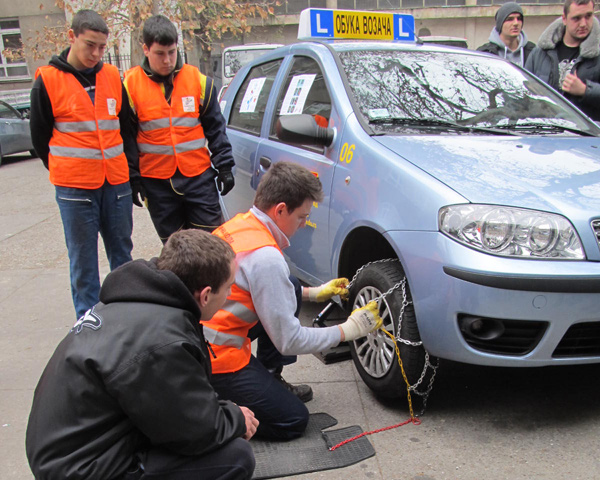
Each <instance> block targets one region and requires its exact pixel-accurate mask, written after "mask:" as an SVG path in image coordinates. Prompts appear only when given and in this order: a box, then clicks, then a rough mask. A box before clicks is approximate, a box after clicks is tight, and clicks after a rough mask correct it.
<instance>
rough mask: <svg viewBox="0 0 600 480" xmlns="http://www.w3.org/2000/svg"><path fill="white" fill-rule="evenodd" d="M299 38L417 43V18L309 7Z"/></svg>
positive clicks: (302, 16)
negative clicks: (415, 41)
mask: <svg viewBox="0 0 600 480" xmlns="http://www.w3.org/2000/svg"><path fill="white" fill-rule="evenodd" d="M298 38H345V39H360V40H405V41H414V40H415V18H414V17H413V16H412V15H405V14H400V13H381V12H365V11H359V10H326V9H319V8H307V9H306V10H302V12H301V13H300V24H299V26H298Z"/></svg>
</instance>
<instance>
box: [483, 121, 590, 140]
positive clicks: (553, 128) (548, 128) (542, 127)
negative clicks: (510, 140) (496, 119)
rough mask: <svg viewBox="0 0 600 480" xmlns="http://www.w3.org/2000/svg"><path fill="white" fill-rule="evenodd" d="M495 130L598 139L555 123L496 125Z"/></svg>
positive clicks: (576, 129)
mask: <svg viewBox="0 0 600 480" xmlns="http://www.w3.org/2000/svg"><path fill="white" fill-rule="evenodd" d="M494 128H501V129H506V130H529V131H530V132H531V133H538V132H542V133H543V132H546V133H553V132H571V133H576V134H578V135H583V136H585V137H597V136H598V135H596V134H594V133H592V132H586V131H585V130H580V129H578V128H572V127H565V126H564V125H556V124H553V123H550V124H549V123H507V124H504V125H496V126H495V127H494Z"/></svg>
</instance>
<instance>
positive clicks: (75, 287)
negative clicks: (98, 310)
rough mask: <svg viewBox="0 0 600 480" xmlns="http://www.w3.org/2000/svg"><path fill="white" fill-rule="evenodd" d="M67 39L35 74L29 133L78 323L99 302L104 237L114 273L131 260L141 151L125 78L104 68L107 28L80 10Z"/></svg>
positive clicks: (88, 11)
mask: <svg viewBox="0 0 600 480" xmlns="http://www.w3.org/2000/svg"><path fill="white" fill-rule="evenodd" d="M68 34H69V43H70V44H71V46H70V47H69V48H67V49H66V50H64V51H63V52H62V53H61V54H60V55H59V56H56V55H55V56H53V57H52V59H51V60H50V63H49V65H47V66H45V67H41V68H40V69H39V70H38V71H37V72H36V80H35V83H34V85H33V88H32V90H31V122H30V127H31V134H32V135H31V137H32V141H33V147H34V148H35V151H36V153H37V154H38V156H39V157H40V158H41V159H42V162H44V166H45V167H46V168H48V169H49V171H50V181H51V182H52V183H53V184H54V185H55V187H56V201H57V203H58V207H59V209H60V215H61V218H62V222H63V227H64V231H65V240H66V243H67V249H68V251H69V262H70V271H71V293H72V295H73V303H74V304H75V312H76V313H77V317H78V318H79V317H80V316H81V315H83V314H84V313H85V312H86V310H88V309H89V308H91V307H92V306H93V305H95V304H96V303H97V302H98V294H99V291H100V275H99V271H98V233H100V234H101V235H102V239H103V240H104V246H105V248H106V254H107V256H108V260H109V263H110V268H111V270H114V269H115V268H117V267H118V266H120V265H122V264H123V263H125V262H128V261H129V260H131V249H132V248H133V244H132V242H131V232H132V216H131V209H132V197H131V187H130V184H129V167H128V161H129V163H131V164H133V163H136V162H137V149H136V146H135V134H134V132H133V129H132V128H131V118H130V115H131V109H130V108H129V104H128V102H127V93H126V92H125V89H124V87H123V84H122V83H121V77H120V75H119V71H118V70H117V68H116V67H114V66H112V65H106V64H104V63H102V61H101V58H102V55H103V54H104V49H105V48H106V42H107V38H108V27H107V25H106V22H105V21H104V20H103V19H102V17H101V16H100V15H98V14H97V13H96V12H94V11H92V10H80V11H79V12H77V14H75V16H74V17H73V23H72V25H71V29H70V30H69V33H68Z"/></svg>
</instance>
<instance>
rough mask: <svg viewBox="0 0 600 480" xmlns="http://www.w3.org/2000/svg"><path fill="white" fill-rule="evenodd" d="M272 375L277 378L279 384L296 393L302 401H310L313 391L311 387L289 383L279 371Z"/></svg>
mask: <svg viewBox="0 0 600 480" xmlns="http://www.w3.org/2000/svg"><path fill="white" fill-rule="evenodd" d="M273 377H275V380H277V381H278V382H281V384H282V385H283V386H284V387H285V388H287V389H288V390H289V391H290V392H292V393H293V394H294V395H296V396H297V397H298V398H299V399H300V400H302V401H303V402H304V403H306V402H310V401H311V400H312V398H313V391H312V388H310V387H309V386H308V385H292V384H291V383H288V382H286V381H285V380H284V379H283V377H282V376H281V373H274V374H273Z"/></svg>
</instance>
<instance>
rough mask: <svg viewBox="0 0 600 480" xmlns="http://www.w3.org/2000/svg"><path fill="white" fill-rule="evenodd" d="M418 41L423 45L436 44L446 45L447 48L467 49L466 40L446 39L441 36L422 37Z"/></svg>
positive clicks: (458, 38)
mask: <svg viewBox="0 0 600 480" xmlns="http://www.w3.org/2000/svg"><path fill="white" fill-rule="evenodd" d="M419 39H420V40H421V41H422V42H423V43H436V44H437V45H446V46H448V47H461V48H468V44H467V39H466V38H460V37H447V36H443V35H422V36H420V37H419Z"/></svg>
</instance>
